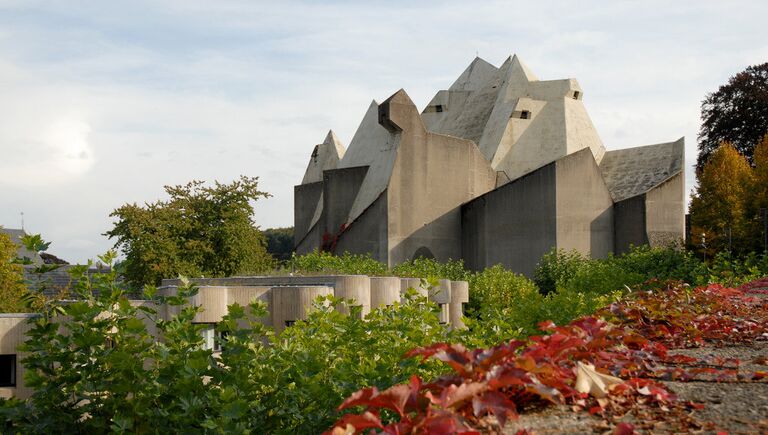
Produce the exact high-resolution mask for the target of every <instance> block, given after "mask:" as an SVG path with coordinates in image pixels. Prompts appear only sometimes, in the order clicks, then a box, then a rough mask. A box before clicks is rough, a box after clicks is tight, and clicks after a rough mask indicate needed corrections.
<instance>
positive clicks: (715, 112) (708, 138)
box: [696, 62, 768, 172]
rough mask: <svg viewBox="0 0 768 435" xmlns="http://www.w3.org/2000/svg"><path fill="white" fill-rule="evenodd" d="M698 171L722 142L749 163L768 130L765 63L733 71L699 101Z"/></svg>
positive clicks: (767, 86)
mask: <svg viewBox="0 0 768 435" xmlns="http://www.w3.org/2000/svg"><path fill="white" fill-rule="evenodd" d="M701 121H702V124H701V129H700V130H699V156H698V159H697V161H696V169H697V171H699V172H700V171H701V170H702V169H703V168H704V164H705V163H706V162H707V160H709V158H710V157H711V155H712V153H714V152H715V150H716V149H717V148H718V147H719V146H720V143H721V142H723V141H728V142H731V143H732V144H733V145H734V147H735V148H736V150H738V151H739V153H741V154H742V155H743V156H745V157H746V158H747V160H748V161H749V162H750V163H751V162H752V154H753V149H754V146H755V145H756V144H757V143H758V142H759V141H760V139H762V137H763V135H765V134H766V133H768V62H766V63H764V64H761V65H753V66H750V67H748V68H747V69H745V70H744V71H742V72H740V73H738V74H736V75H735V76H733V77H731V78H730V79H729V80H728V83H727V84H725V85H723V86H720V89H718V90H717V92H713V93H711V94H708V95H707V96H706V97H705V99H704V101H703V102H702V103H701Z"/></svg>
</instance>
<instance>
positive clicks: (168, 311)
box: [157, 285, 181, 320]
mask: <svg viewBox="0 0 768 435" xmlns="http://www.w3.org/2000/svg"><path fill="white" fill-rule="evenodd" d="M178 292H179V288H178V287H177V286H175V285H166V286H162V287H159V288H158V289H157V294H159V295H160V296H165V297H170V296H175V295H176V294H178ZM180 310H181V307H180V306H171V305H168V304H163V306H162V307H160V308H159V309H158V310H157V315H158V316H159V317H160V318H162V319H163V320H170V319H171V317H173V316H177V315H178V314H179V311H180Z"/></svg>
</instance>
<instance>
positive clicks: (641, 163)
mask: <svg viewBox="0 0 768 435" xmlns="http://www.w3.org/2000/svg"><path fill="white" fill-rule="evenodd" d="M684 150H685V139H684V138H680V139H678V140H676V141H675V142H668V143H660V144H656V145H646V146H639V147H633V148H625V149H621V150H615V151H608V152H606V153H605V156H604V157H603V160H602V162H601V163H600V172H602V174H603V180H605V184H606V186H608V190H609V191H610V192H611V197H612V198H613V201H614V202H619V201H622V200H624V199H627V198H631V197H633V196H637V195H640V194H643V193H645V192H648V191H649V190H651V189H653V188H654V187H656V186H658V185H659V184H661V183H663V182H665V181H667V180H668V179H669V178H671V177H672V176H674V175H676V174H678V173H680V172H681V171H682V170H683V162H684V161H685V154H684V152H685V151H684Z"/></svg>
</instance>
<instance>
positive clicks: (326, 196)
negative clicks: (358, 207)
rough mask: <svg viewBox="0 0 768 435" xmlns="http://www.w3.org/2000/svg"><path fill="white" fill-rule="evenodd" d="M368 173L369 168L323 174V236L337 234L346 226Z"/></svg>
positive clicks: (344, 169) (345, 169) (332, 171)
mask: <svg viewBox="0 0 768 435" xmlns="http://www.w3.org/2000/svg"><path fill="white" fill-rule="evenodd" d="M367 172H368V167H367V166H358V167H353V168H343V169H333V170H330V171H325V172H323V218H321V220H322V221H324V224H323V227H324V228H322V227H321V230H322V232H321V233H322V234H324V233H326V232H327V233H329V234H337V233H338V232H339V231H340V230H341V226H342V225H346V223H347V216H348V215H349V210H350V209H351V208H352V204H353V203H354V202H355V198H357V194H358V192H359V191H360V186H361V185H362V183H363V180H364V179H365V175H366V173H367Z"/></svg>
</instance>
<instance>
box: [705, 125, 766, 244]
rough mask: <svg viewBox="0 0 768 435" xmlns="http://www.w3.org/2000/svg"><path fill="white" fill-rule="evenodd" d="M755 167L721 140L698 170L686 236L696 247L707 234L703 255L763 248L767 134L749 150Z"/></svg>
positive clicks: (731, 146)
mask: <svg viewBox="0 0 768 435" xmlns="http://www.w3.org/2000/svg"><path fill="white" fill-rule="evenodd" d="M753 161H754V167H752V166H751V165H750V164H749V162H748V161H747V159H746V158H745V157H744V156H743V155H741V154H740V153H739V152H738V151H737V150H736V148H735V147H734V146H733V145H732V144H731V143H729V142H723V143H722V144H721V145H720V147H719V148H718V149H717V150H716V151H715V152H714V153H713V154H712V156H711V158H710V159H709V160H708V161H707V163H706V165H704V167H703V169H702V170H701V171H699V172H698V173H697V179H698V182H699V185H698V188H697V189H696V192H695V193H694V195H693V198H692V199H691V206H690V213H691V237H692V239H693V240H692V242H693V243H694V244H695V245H697V246H699V245H700V243H701V242H700V240H701V236H702V234H706V245H707V248H706V251H707V254H708V255H711V254H714V253H716V252H719V251H731V252H732V253H734V254H745V253H748V252H762V251H763V250H764V249H765V240H766V239H765V223H764V221H763V219H765V216H764V213H765V212H764V211H763V210H764V209H766V208H768V135H766V136H765V137H763V139H762V140H761V141H760V143H759V144H757V146H756V147H755V149H754V156H753Z"/></svg>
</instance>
